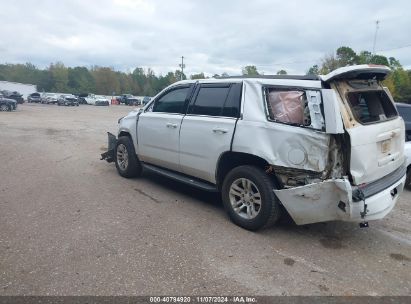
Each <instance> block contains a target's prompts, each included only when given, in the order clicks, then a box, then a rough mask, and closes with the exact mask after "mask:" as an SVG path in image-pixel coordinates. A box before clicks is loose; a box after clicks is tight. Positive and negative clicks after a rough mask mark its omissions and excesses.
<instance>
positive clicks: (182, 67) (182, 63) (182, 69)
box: [179, 56, 186, 80]
mask: <svg viewBox="0 0 411 304" xmlns="http://www.w3.org/2000/svg"><path fill="white" fill-rule="evenodd" d="M179 66H180V68H181V80H183V75H184V68H185V67H186V65H185V64H184V56H181V64H179Z"/></svg>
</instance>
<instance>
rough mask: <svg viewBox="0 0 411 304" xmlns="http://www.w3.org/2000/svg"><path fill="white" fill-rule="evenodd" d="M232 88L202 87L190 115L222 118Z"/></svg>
mask: <svg viewBox="0 0 411 304" xmlns="http://www.w3.org/2000/svg"><path fill="white" fill-rule="evenodd" d="M229 91H230V86H224V87H221V86H220V87H219V86H214V87H213V86H201V87H200V89H199V90H198V93H197V97H196V100H195V102H194V105H192V106H191V107H190V111H189V113H190V114H198V115H209V116H221V113H222V110H223V107H224V104H225V101H226V99H227V96H228V93H229Z"/></svg>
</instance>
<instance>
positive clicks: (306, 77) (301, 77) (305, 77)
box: [215, 75, 321, 80]
mask: <svg viewBox="0 0 411 304" xmlns="http://www.w3.org/2000/svg"><path fill="white" fill-rule="evenodd" d="M230 78H231V79H239V78H240V79H241V78H245V79H252V78H257V79H258V78H261V79H293V80H321V78H320V77H319V76H317V75H254V76H248V75H243V76H227V77H222V76H219V77H215V79H230Z"/></svg>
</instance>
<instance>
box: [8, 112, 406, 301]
mask: <svg viewBox="0 0 411 304" xmlns="http://www.w3.org/2000/svg"><path fill="white" fill-rule="evenodd" d="M130 109H131V108H129V107H127V106H110V107H93V106H80V107H70V108H68V107H57V106H53V105H37V104H24V105H21V106H19V109H18V110H17V111H16V112H11V113H3V112H2V113H0V152H1V156H2V161H1V163H0V295H158V294H163V295H195V294H197V295H219V294H224V295H231V294H241V295H410V294H411V267H410V266H411V205H410V202H411V192H408V191H405V192H404V194H403V195H402V197H401V199H400V201H399V204H398V205H397V206H396V208H395V209H394V211H393V212H392V213H391V214H390V215H389V216H388V217H387V218H386V219H384V220H381V221H377V222H371V223H370V228H368V229H360V228H359V227H358V225H357V224H353V223H338V222H332V223H322V224H314V225H306V226H296V225H295V224H293V223H292V222H291V221H290V220H286V219H285V220H283V221H282V222H281V223H280V224H279V225H278V226H276V227H274V228H272V229H269V230H265V231H262V232H258V233H253V232H249V231H246V230H243V229H241V228H239V227H237V226H235V225H234V224H232V223H231V222H229V220H228V219H227V217H226V215H225V213H224V210H223V208H222V205H221V201H220V199H219V197H218V196H216V195H211V194H208V193H204V192H201V191H198V190H195V189H191V188H188V187H187V186H184V185H181V184H178V183H176V182H171V181H169V180H166V179H164V178H161V177H157V176H154V175H148V174H145V175H144V177H143V178H140V179H131V180H127V179H124V178H121V177H120V176H119V175H118V174H117V172H116V169H115V166H114V165H113V164H107V163H106V162H103V161H100V160H99V155H100V153H102V152H103V151H104V149H105V147H106V145H107V143H106V141H107V139H106V137H107V136H106V131H111V132H115V131H116V127H117V119H118V118H120V117H122V116H124V115H125V114H126V113H127V112H128V111H130Z"/></svg>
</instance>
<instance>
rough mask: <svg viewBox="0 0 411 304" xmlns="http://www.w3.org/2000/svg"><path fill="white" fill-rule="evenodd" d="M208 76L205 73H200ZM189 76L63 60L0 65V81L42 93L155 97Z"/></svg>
mask: <svg viewBox="0 0 411 304" xmlns="http://www.w3.org/2000/svg"><path fill="white" fill-rule="evenodd" d="M200 75H201V76H202V77H203V78H205V77H204V74H203V73H200V74H198V76H199V77H200ZM181 79H187V77H186V75H185V74H181V71H179V70H176V71H175V72H169V73H167V75H165V76H162V75H160V76H156V75H155V73H154V72H153V70H151V69H147V70H146V71H145V70H144V69H143V68H139V67H137V68H135V69H134V71H133V72H132V73H124V72H120V71H115V70H114V69H113V68H110V67H99V66H94V67H92V68H90V69H88V68H86V67H73V68H72V67H66V66H64V64H63V63H61V62H57V63H52V64H50V66H49V67H47V68H46V69H43V70H42V69H39V68H37V67H36V66H34V65H33V64H31V63H26V64H0V80H6V81H13V82H20V83H30V84H35V85H37V89H38V91H39V92H58V93H73V94H80V93H96V94H102V95H111V94H112V93H113V92H115V94H116V95H120V94H123V93H130V94H134V95H142V96H153V95H155V94H157V93H158V92H159V91H161V90H162V89H164V88H165V87H167V86H169V85H170V84H172V83H174V82H176V81H179V80H181Z"/></svg>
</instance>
